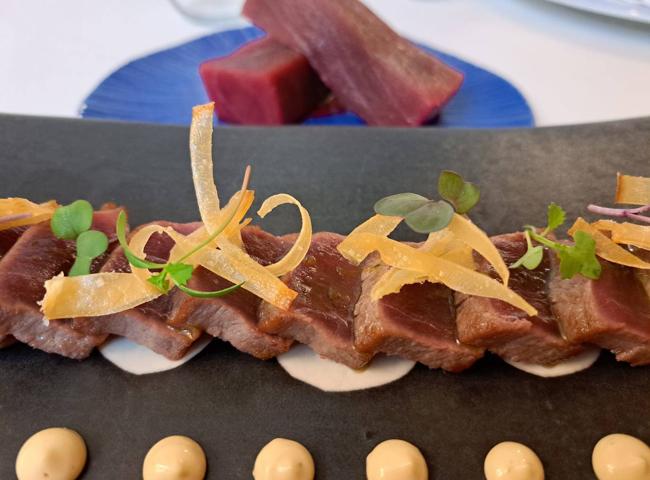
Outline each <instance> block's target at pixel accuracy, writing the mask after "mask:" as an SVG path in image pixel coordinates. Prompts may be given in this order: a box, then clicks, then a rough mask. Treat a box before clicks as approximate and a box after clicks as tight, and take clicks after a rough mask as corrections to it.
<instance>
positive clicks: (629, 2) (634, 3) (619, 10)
mask: <svg viewBox="0 0 650 480" xmlns="http://www.w3.org/2000/svg"><path fill="white" fill-rule="evenodd" d="M546 1H548V2H553V3H557V4H560V5H565V6H567V7H571V8H577V9H579V10H586V11H588V12H593V13H598V14H600V15H606V16H608V17H616V18H623V19H625V20H632V21H636V22H643V23H650V1H649V0H546Z"/></svg>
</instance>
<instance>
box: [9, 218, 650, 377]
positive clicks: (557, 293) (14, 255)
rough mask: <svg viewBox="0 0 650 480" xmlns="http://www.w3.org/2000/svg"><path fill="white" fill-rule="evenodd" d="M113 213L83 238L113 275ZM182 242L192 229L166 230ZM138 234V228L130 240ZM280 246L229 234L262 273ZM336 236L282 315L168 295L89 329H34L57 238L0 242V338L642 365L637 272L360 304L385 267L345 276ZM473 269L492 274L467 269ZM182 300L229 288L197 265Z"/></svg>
mask: <svg viewBox="0 0 650 480" xmlns="http://www.w3.org/2000/svg"><path fill="white" fill-rule="evenodd" d="M118 212H119V209H118V208H115V207H114V206H107V207H106V208H104V209H102V210H100V211H97V212H95V215H94V225H93V226H94V228H96V229H98V230H100V231H103V232H104V233H106V234H107V235H108V237H109V239H110V240H111V247H110V252H108V253H107V254H105V255H104V256H103V257H102V258H99V259H97V260H96V261H95V262H94V264H93V267H92V269H93V270H92V271H93V272H99V271H102V272H125V271H130V268H131V267H130V265H129V263H128V261H127V259H126V258H125V256H124V253H123V251H122V249H121V247H119V245H117V242H116V237H115V230H114V225H115V220H116V218H117V215H118ZM156 224H158V225H162V226H166V227H172V228H173V229H174V230H175V231H177V232H179V233H182V234H189V233H191V232H193V231H195V230H196V229H198V228H199V227H200V226H201V224H200V223H190V224H170V223H168V222H156ZM135 232H137V230H135ZM292 237H293V236H284V237H277V236H273V235H271V234H269V233H267V232H264V231H262V230H261V229H259V228H256V227H246V228H244V229H243V230H242V239H243V242H244V246H245V249H246V252H247V253H248V254H249V255H250V256H251V257H252V258H254V259H255V260H256V261H258V262H259V263H260V264H262V265H268V264H271V263H274V262H276V261H277V260H278V259H279V258H281V257H282V256H283V255H284V254H285V253H286V252H287V250H288V249H289V248H290V246H291V244H292V242H293V240H294V238H292ZM343 239H344V237H342V236H340V235H338V234H334V233H327V232H323V233H317V234H315V235H314V236H313V238H312V241H311V246H310V248H309V251H308V253H307V255H306V256H305V258H304V259H303V261H302V262H301V263H300V265H299V266H298V267H297V268H295V269H294V270H292V271H291V272H289V273H287V274H285V275H284V276H283V277H282V281H283V282H284V283H285V284H286V285H287V286H288V287H290V288H291V289H292V290H294V291H296V292H297V293H298V296H297V297H296V298H295V300H294V301H293V303H292V304H291V306H290V308H289V309H288V310H282V309H280V308H277V307H274V306H273V305H271V304H270V303H268V302H264V301H262V300H260V299H259V298H258V297H256V296H254V295H253V294H252V293H250V292H248V291H246V290H244V289H240V290H237V291H236V292H234V293H232V294H230V295H227V296H225V297H220V298H194V297H190V296H188V295H185V294H184V293H182V292H181V291H179V290H178V289H174V290H173V291H172V292H171V293H170V294H168V295H165V296H160V297H158V298H156V299H155V300H153V301H150V302H148V303H146V304H144V305H141V306H138V307H136V308H132V309H128V310H126V311H123V312H119V313H114V314H111V315H106V316H102V317H92V318H75V319H64V320H52V321H49V322H44V320H43V314H42V313H41V311H40V307H39V305H38V302H39V301H40V300H41V299H42V298H43V296H44V293H45V291H44V286H43V285H44V283H45V281H46V280H48V279H49V278H52V277H54V276H56V275H57V274H58V273H59V272H62V271H67V270H68V269H69V268H70V266H71V265H72V263H73V262H74V255H75V251H74V243H73V242H70V241H66V240H60V239H57V238H56V237H55V236H54V235H53V233H52V231H51V229H50V226H49V224H48V223H47V222H43V223H40V224H37V225H33V226H30V227H27V228H25V227H19V228H14V229H8V230H3V231H0V256H1V258H0V335H1V336H2V338H3V339H5V340H7V339H9V338H11V337H13V338H15V339H16V340H18V341H20V342H23V343H26V344H29V345H31V346H32V347H34V348H38V349H41V350H44V351H46V352H52V353H57V354H60V355H64V356H67V357H70V358H78V359H81V358H85V357H87V356H88V355H89V354H90V353H91V351H92V350H93V348H94V347H96V346H98V345H100V344H102V343H103V342H104V341H105V340H106V338H107V337H108V335H120V336H125V337H128V338H130V339H131V340H133V341H135V342H137V343H140V344H142V345H145V346H147V347H149V348H150V349H152V350H153V351H155V352H157V353H160V354H162V355H165V356H166V357H168V358H171V359H177V358H180V357H182V356H183V355H184V354H185V352H186V351H187V349H188V348H189V347H190V346H191V344H192V343H193V342H194V341H195V340H196V339H197V338H198V336H199V335H200V334H201V333H202V332H206V333H208V334H209V335H212V336H214V337H218V338H221V339H223V340H225V341H228V342H230V343H231V344H233V345H234V346H235V347H236V348H237V349H239V350H241V351H243V352H246V353H249V354H251V355H254V356H255V357H257V358H261V359H268V358H272V357H274V356H276V355H278V354H280V353H283V352H285V351H287V350H288V349H289V348H290V346H291V344H292V343H293V342H294V341H297V342H300V343H304V344H307V345H309V346H310V347H311V348H312V349H313V350H315V351H316V352H317V353H319V354H320V355H322V356H324V357H326V358H330V359H333V360H335V361H337V362H340V363H343V364H345V365H348V366H350V367H353V368H361V367H363V366H364V365H365V364H366V363H368V362H369V361H370V360H371V358H372V357H373V356H374V355H375V354H377V353H386V354H388V355H397V356H400V357H403V358H408V359H411V360H415V361H418V362H421V363H423V364H425V365H427V366H429V367H431V368H443V369H445V370H449V371H454V372H457V371H461V370H463V369H466V368H468V367H469V366H471V365H472V364H473V363H474V362H475V361H476V360H477V359H479V358H480V357H481V356H482V355H483V353H484V351H485V350H489V351H492V352H494V353H496V354H498V355H499V356H501V357H503V358H505V359H507V360H512V361H520V362H528V363H534V364H542V365H552V364H555V363H557V362H560V361H562V360H564V359H567V358H570V357H572V356H574V355H577V354H579V353H580V352H581V351H582V349H583V345H584V344H594V345H598V346H600V347H602V348H606V349H609V350H611V351H613V352H614V353H615V354H616V356H617V358H618V359H619V360H622V361H626V362H629V363H631V364H633V365H644V364H648V363H650V299H649V297H648V291H647V290H646V287H647V282H646V276H645V274H644V273H643V272H642V271H641V270H638V269H634V268H631V267H625V266H620V265H615V264H611V263H609V262H603V273H602V275H601V277H600V279H598V280H588V279H586V278H584V277H581V276H578V277H574V278H573V279H571V280H562V279H561V278H560V275H559V273H558V267H557V264H556V261H555V260H554V259H555V257H554V256H553V255H551V254H549V253H548V252H545V253H544V260H543V261H542V263H541V265H540V266H539V267H538V268H537V269H535V270H532V271H531V270H527V269H525V268H523V267H521V268H517V269H513V270H511V274H510V280H509V286H510V288H511V289H512V290H514V291H515V292H516V293H518V294H519V295H521V296H522V297H523V298H524V299H525V300H527V301H528V302H529V303H530V304H531V305H533V306H534V307H535V308H536V310H537V312H538V313H537V315H535V316H528V315H527V314H526V313H524V312H523V311H521V310H519V309H517V308H515V307H513V306H511V305H509V304H507V303H505V302H503V301H501V300H496V299H490V298H484V297H476V296H467V295H462V294H458V293H455V292H453V291H452V290H450V289H449V288H447V287H445V286H444V285H441V284H434V283H429V282H425V283H417V284H411V285H406V286H404V287H402V289H401V291H400V292H399V293H394V294H390V295H386V296H384V297H382V298H380V299H379V300H373V298H372V296H371V294H370V292H371V291H372V289H373V286H374V285H375V283H376V282H377V280H378V279H379V278H380V277H381V276H382V274H383V273H384V272H385V271H386V269H387V268H388V267H386V266H385V265H383V264H382V263H381V262H380V261H379V258H378V257H377V256H376V255H372V256H371V257H369V258H368V259H366V261H364V262H363V263H362V264H361V265H359V266H356V265H354V264H352V263H350V262H349V261H348V260H346V259H345V258H343V256H341V254H340V253H339V251H338V250H337V246H338V245H339V244H340V242H341V241H342V240H343ZM492 240H493V243H494V244H495V246H496V247H497V249H498V250H499V252H500V254H501V255H502V257H503V258H504V260H505V262H506V263H508V264H510V263H513V262H514V261H515V260H516V259H518V258H520V257H521V255H522V254H523V253H524V252H525V249H526V241H525V238H524V236H523V234H521V233H514V234H508V235H501V236H497V237H493V238H492ZM173 245H174V242H173V241H172V239H171V238H170V237H169V236H167V235H166V234H164V233H163V234H154V235H152V236H151V238H150V239H149V241H148V242H147V245H146V247H145V253H146V254H147V259H148V260H151V261H166V259H167V258H168V256H169V252H170V250H171V248H172V247H173ZM476 261H477V263H478V269H479V271H482V272H484V273H487V274H489V275H492V276H496V274H495V272H494V271H493V269H492V267H491V266H490V265H489V264H487V262H485V261H484V260H482V259H481V258H479V257H478V256H477V257H476ZM190 282H191V286H192V288H196V289H198V290H215V289H219V288H223V287H225V286H227V285H229V284H230V283H229V282H227V281H225V280H224V279H222V278H220V277H218V276H216V275H215V274H213V273H212V272H210V271H208V270H206V269H205V268H202V267H199V268H198V269H197V270H196V271H195V274H194V275H193V277H192V279H191V281H190Z"/></svg>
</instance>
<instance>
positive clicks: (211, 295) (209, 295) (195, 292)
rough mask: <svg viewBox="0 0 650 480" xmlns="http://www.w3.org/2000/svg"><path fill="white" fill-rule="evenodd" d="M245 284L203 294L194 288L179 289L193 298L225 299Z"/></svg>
mask: <svg viewBox="0 0 650 480" xmlns="http://www.w3.org/2000/svg"><path fill="white" fill-rule="evenodd" d="M243 284H244V282H242V283H240V284H238V285H233V286H232V287H228V288H224V289H223V290H217V291H214V292H202V291H200V290H194V289H192V288H189V287H186V286H185V285H178V288H179V289H180V290H181V291H182V292H185V293H186V294H188V295H189V296H191V297H197V298H216V297H223V296H225V295H228V294H230V293H233V292H234V291H236V290H239V288H240V287H241V286H242V285H243Z"/></svg>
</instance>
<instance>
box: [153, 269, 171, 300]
mask: <svg viewBox="0 0 650 480" xmlns="http://www.w3.org/2000/svg"><path fill="white" fill-rule="evenodd" d="M147 281H148V282H149V283H151V284H152V285H153V286H155V287H156V288H157V289H158V290H160V291H161V292H162V293H163V294H166V293H169V290H170V284H169V280H168V279H167V273H166V272H164V271H163V272H160V273H156V274H155V275H152V276H150V277H149V278H148V279H147Z"/></svg>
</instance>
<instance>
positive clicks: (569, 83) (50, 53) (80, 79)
mask: <svg viewBox="0 0 650 480" xmlns="http://www.w3.org/2000/svg"><path fill="white" fill-rule="evenodd" d="M364 3H366V4H367V5H368V6H369V7H370V8H371V9H372V10H373V11H374V12H375V13H377V14H378V15H379V16H380V17H381V18H382V19H384V20H385V21H386V22H387V23H388V24H389V25H390V26H392V27H393V28H394V29H396V30H397V31H398V32H399V33H401V34H403V35H404V36H406V37H408V38H409V39H412V40H414V41H417V42H421V43H423V44H426V45H428V46H431V47H433V48H436V49H439V50H442V51H444V52H446V53H448V54H451V55H454V56H457V57H460V58H462V59H463V60H465V61H468V62H471V63H473V64H474V65H477V66H480V67H483V68H486V69H489V70H490V71H491V72H494V73H496V74H497V75H499V76H501V77H503V78H505V79H506V80H507V81H509V82H510V83H511V84H512V85H514V86H515V87H516V88H517V89H519V91H520V92H522V94H523V96H524V97H525V98H526V99H527V101H528V103H529V104H530V106H531V108H532V111H533V112H534V115H535V120H536V124H537V125H557V124H570V123H584V122H597V121H605V120H615V119H621V118H630V117H640V116H648V115H650V23H647V22H650V13H649V12H650V7H648V6H647V3H646V2H645V1H634V0H575V1H571V0H562V2H561V3H571V4H573V5H575V6H579V7H581V8H587V9H590V10H599V11H601V14H596V13H590V12H588V11H585V10H579V9H575V8H570V7H567V6H563V5H559V4H557V3H555V2H550V1H547V0H364ZM644 4H645V5H644ZM240 6H241V2H239V1H237V0H234V1H233V0H221V1H220V0H173V1H170V0H168V1H162V0H138V1H131V0H111V1H103V2H100V1H93V2H91V1H87V0H66V1H65V2H61V1H58V0H38V1H36V0H3V1H2V7H0V12H1V13H0V62H1V63H2V68H1V69H0V112H2V113H19V114H30V115H52V116H66V117H74V116H78V115H79V111H80V107H81V105H82V103H83V101H84V98H86V96H88V95H89V94H90V93H91V92H93V90H94V89H95V88H96V87H97V86H98V84H99V83H100V82H101V81H102V80H103V79H104V78H106V77H107V76H109V75H110V74H111V73H112V72H113V71H115V70H116V69H118V68H120V67H121V66H123V65H124V64H126V63H128V62H129V61H130V60H132V59H134V58H137V57H140V56H143V55H147V54H149V53H152V52H155V51H158V50H161V49H165V48H168V47H172V46H175V45H178V44H181V43H183V42H186V41H189V40H192V39H194V38H197V37H200V36H203V35H208V34H211V33H214V32H217V31H221V30H227V29H232V28H239V27H242V26H245V25H247V23H246V22H245V21H244V20H243V19H241V18H238V17H237V15H236V14H237V11H238V9H239V8H240ZM646 15H647V16H646ZM635 17H636V18H635ZM625 18H628V19H625Z"/></svg>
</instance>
